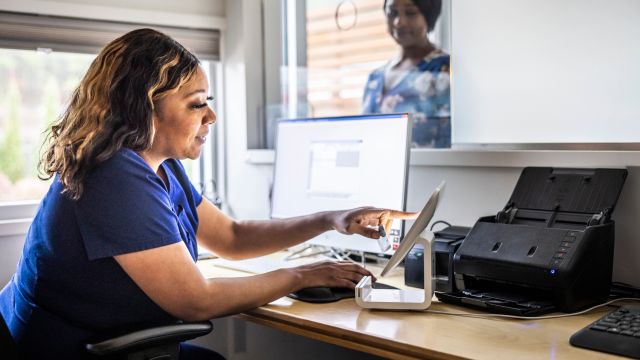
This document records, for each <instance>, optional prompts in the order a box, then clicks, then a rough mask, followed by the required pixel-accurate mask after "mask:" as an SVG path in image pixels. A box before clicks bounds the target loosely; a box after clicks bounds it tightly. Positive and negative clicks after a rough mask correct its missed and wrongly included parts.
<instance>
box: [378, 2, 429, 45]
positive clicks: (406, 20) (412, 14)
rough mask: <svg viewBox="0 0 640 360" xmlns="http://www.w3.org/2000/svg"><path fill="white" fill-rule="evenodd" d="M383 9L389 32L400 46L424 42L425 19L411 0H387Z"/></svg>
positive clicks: (425, 35) (425, 39) (422, 43)
mask: <svg viewBox="0 0 640 360" xmlns="http://www.w3.org/2000/svg"><path fill="white" fill-rule="evenodd" d="M384 10H385V14H386V16H387V26H388V29H389V34H390V35H391V36H392V37H393V39H394V40H395V41H396V42H397V43H398V44H399V45H400V46H402V47H413V46H424V45H425V44H426V41H427V29H428V26H427V21H426V20H425V18H424V16H422V13H421V12H420V10H419V9H418V7H417V6H415V5H414V4H413V2H412V1H411V0H388V1H387V6H386V8H385V9H384Z"/></svg>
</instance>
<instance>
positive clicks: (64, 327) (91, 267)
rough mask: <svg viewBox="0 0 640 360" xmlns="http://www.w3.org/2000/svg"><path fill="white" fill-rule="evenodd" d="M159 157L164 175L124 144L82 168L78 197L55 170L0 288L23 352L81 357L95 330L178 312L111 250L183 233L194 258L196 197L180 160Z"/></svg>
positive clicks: (146, 245) (178, 238)
mask: <svg viewBox="0 0 640 360" xmlns="http://www.w3.org/2000/svg"><path fill="white" fill-rule="evenodd" d="M161 166H162V167H163V169H164V171H165V172H166V174H167V177H168V185H167V184H165V183H164V181H162V180H161V178H160V177H158V175H156V174H155V173H154V172H153V170H152V169H151V168H150V167H149V165H147V163H146V162H145V161H144V160H143V159H142V158H141V157H140V156H139V155H138V154H137V153H135V152H134V151H132V150H130V149H121V150H120V151H119V152H117V153H116V154H115V155H114V156H113V157H112V158H111V159H109V160H107V161H105V162H104V163H102V164H101V165H99V166H98V167H97V168H96V169H95V170H93V171H92V172H91V173H90V174H89V175H88V176H87V177H86V179H85V181H84V192H83V193H82V197H81V198H80V199H79V200H78V201H73V200H70V199H69V198H68V197H67V196H66V195H63V194H61V191H62V189H63V187H62V184H61V183H60V182H59V180H58V177H57V176H56V178H55V179H54V181H53V184H52V185H51V187H50V188H49V192H48V193H47V195H46V196H45V197H44V199H43V200H42V203H41V204H40V207H39V209H38V212H37V214H36V216H35V218H34V220H33V223H32V224H31V227H30V229H29V232H28V233H27V238H26V241H25V245H24V249H23V252H22V257H21V259H20V262H19V263H18V268H17V271H16V274H15V275H14V276H13V277H12V279H11V281H10V282H9V283H8V284H7V285H6V286H5V288H4V289H3V290H2V292H0V313H1V314H2V316H3V317H4V320H5V322H6V323H7V325H8V327H9V330H10V331H11V334H12V335H13V338H14V339H15V341H16V343H17V344H18V346H19V348H20V349H21V350H22V351H24V352H25V353H26V354H27V355H28V356H29V357H31V358H79V357H81V354H83V353H84V346H83V344H84V343H85V342H87V341H88V340H91V339H92V338H95V337H96V336H102V335H108V334H111V333H115V332H119V331H124V330H127V329H131V328H137V327H142V326H149V325H152V324H156V323H166V322H168V321H172V320H175V319H174V318H173V317H172V316H171V315H169V314H168V313H167V312H165V311H164V310H162V309H161V308H160V307H159V306H158V305H156V304H155V303H154V302H153V301H152V300H151V299H150V298H149V297H148V296H147V295H146V294H145V293H144V292H143V291H142V290H141V289H140V288H139V287H138V286H137V285H136V284H135V283H134V282H133V280H131V278H130V277H129V276H128V275H127V274H126V273H125V272H124V271H123V270H122V268H121V267H120V266H119V265H118V263H117V262H116V261H115V259H114V258H113V257H114V256H116V255H120V254H126V253H132V252H136V251H142V250H146V249H151V248H156V247H160V246H164V245H169V244H174V243H177V242H184V244H185V246H186V247H187V248H188V249H189V252H190V253H191V256H192V257H193V260H194V261H195V260H196V258H197V245H196V237H195V235H196V231H197V229H198V215H197V212H196V207H197V206H198V205H199V204H200V202H201V201H202V197H201V196H200V194H198V192H197V191H196V190H195V189H194V188H193V185H192V184H191V183H190V181H189V180H188V178H187V175H186V173H185V171H184V168H183V167H182V164H180V162H179V161H176V160H167V161H165V162H164V163H163V164H162V165H161ZM149 270H150V271H153V269H149Z"/></svg>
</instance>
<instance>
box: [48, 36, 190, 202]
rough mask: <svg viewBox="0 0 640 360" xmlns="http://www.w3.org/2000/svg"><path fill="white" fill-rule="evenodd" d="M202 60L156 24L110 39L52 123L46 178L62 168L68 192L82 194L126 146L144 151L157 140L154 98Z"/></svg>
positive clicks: (61, 176) (187, 76)
mask: <svg viewBox="0 0 640 360" xmlns="http://www.w3.org/2000/svg"><path fill="white" fill-rule="evenodd" d="M198 65H199V61H198V59H197V58H196V57H195V56H194V55H193V54H192V53H191V52H189V51H188V50H187V49H185V48H184V47H183V46H182V45H180V44H179V43H178V42H176V41H175V40H173V39H172V38H170V37H169V36H167V35H165V34H163V33H160V32H158V31H155V30H153V29H138V30H134V31H131V32H129V33H127V34H125V35H123V36H121V37H119V38H117V39H115V40H113V41H112V42H110V43H109V44H108V45H107V46H105V47H104V48H103V49H102V51H101V52H100V53H99V54H98V56H97V57H96V58H95V60H94V61H93V62H92V63H91V66H90V67H89V70H87V73H86V74H85V75H84V77H83V79H82V80H81V82H80V85H79V86H78V88H77V89H76V90H75V91H74V93H73V95H72V97H71V101H70V103H69V105H68V107H67V109H66V111H65V112H64V113H63V114H62V115H61V116H60V118H59V119H58V121H57V122H56V123H55V124H54V125H53V126H52V127H51V129H50V131H49V133H48V136H47V139H46V140H45V143H44V145H43V146H44V147H45V151H44V154H43V157H42V159H41V160H40V172H41V174H42V175H41V178H43V179H49V178H51V177H53V176H54V175H55V174H59V180H60V181H61V182H62V184H63V187H64V190H63V193H66V194H67V195H68V196H69V197H70V198H71V199H74V200H77V199H79V198H80V197H81V196H82V191H83V180H84V179H85V177H86V176H87V174H88V173H89V172H91V170H92V169H94V168H95V167H96V166H97V165H99V164H100V163H102V162H104V161H106V160H107V159H109V158H110V157H112V156H113V155H114V154H115V153H116V152H117V151H118V150H120V149H121V148H123V147H126V148H130V149H132V150H134V151H143V150H146V149H148V148H149V147H150V146H151V141H152V139H153V123H152V114H153V110H154V103H155V102H156V101H157V100H158V99H161V98H162V97H163V96H164V95H167V94H169V93H170V92H172V91H175V90H177V89H178V88H179V87H180V86H182V85H183V84H184V83H185V82H187V81H189V80H190V79H191V78H192V77H193V76H194V74H195V73H196V70H197V68H198Z"/></svg>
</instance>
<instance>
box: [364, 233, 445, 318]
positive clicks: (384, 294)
mask: <svg viewBox="0 0 640 360" xmlns="http://www.w3.org/2000/svg"><path fill="white" fill-rule="evenodd" d="M423 236H424V237H423ZM427 236H428V238H425V237H427ZM431 239H433V235H432V234H431V233H429V234H428V235H427V234H426V233H424V234H422V235H421V236H419V237H418V239H417V241H416V242H415V244H421V245H422V246H424V255H423V256H422V258H423V259H424V289H416V290H412V289H407V290H401V289H374V288H372V284H371V276H365V277H363V278H362V279H361V280H360V282H359V283H358V285H356V303H357V304H358V305H360V307H363V308H365V309H391V310H424V309H426V308H428V307H429V306H430V305H431V298H433V278H432V276H431V274H432V266H433V265H432V264H433V253H432V251H431ZM429 254H431V256H429Z"/></svg>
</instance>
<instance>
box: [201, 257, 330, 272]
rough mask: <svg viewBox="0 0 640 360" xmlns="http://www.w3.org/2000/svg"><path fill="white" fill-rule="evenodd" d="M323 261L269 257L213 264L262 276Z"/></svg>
mask: <svg viewBox="0 0 640 360" xmlns="http://www.w3.org/2000/svg"><path fill="white" fill-rule="evenodd" d="M321 260H324V259H317V258H303V259H296V260H286V259H284V257H282V256H274V255H267V256H260V257H257V258H251V259H245V260H227V259H222V258H219V259H215V260H213V261H212V263H213V264H214V265H215V266H219V267H223V268H227V269H231V270H239V271H244V272H249V273H252V274H262V273H266V272H269V271H273V270H278V269H282V268H290V267H296V266H300V265H305V264H309V263H312V262H316V261H321Z"/></svg>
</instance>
